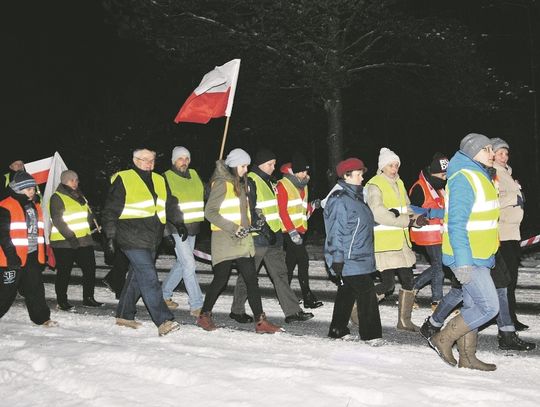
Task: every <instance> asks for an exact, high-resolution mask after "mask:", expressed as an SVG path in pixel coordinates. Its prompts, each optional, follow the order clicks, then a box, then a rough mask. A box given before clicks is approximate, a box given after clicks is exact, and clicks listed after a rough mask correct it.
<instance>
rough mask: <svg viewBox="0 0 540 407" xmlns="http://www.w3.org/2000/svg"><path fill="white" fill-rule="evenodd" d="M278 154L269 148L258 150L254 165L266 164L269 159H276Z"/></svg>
mask: <svg viewBox="0 0 540 407" xmlns="http://www.w3.org/2000/svg"><path fill="white" fill-rule="evenodd" d="M275 159H276V155H275V154H274V153H273V152H272V151H270V150H268V149H267V148H261V149H260V150H258V151H257V154H255V159H254V160H253V163H252V164H253V165H260V164H264V163H265V162H267V161H270V160H275Z"/></svg>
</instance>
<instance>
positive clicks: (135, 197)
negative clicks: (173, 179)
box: [112, 170, 167, 224]
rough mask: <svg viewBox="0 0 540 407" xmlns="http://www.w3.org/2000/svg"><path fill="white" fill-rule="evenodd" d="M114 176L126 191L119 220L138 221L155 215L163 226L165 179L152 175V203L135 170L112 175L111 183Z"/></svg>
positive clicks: (149, 194)
mask: <svg viewBox="0 0 540 407" xmlns="http://www.w3.org/2000/svg"><path fill="white" fill-rule="evenodd" d="M116 176H119V177H120V178H122V182H123V183H124V189H125V190H126V198H125V202H124V209H123V210H122V213H121V214H120V217H119V219H140V218H149V217H152V216H154V215H157V216H158V218H159V220H160V222H161V223H163V224H165V222H166V215H165V201H166V200H167V188H166V187H165V178H163V177H162V176H161V175H159V174H156V173H155V172H153V173H152V183H153V184H154V190H155V193H156V195H157V198H156V200H155V201H154V197H153V196H152V193H151V192H150V190H149V189H148V187H147V186H146V184H145V182H144V181H143V180H142V179H141V177H140V176H139V174H137V172H136V171H135V170H125V171H120V172H118V173H116V174H115V175H113V179H112V181H114V179H115V178H116Z"/></svg>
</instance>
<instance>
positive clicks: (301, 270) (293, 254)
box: [283, 233, 311, 301]
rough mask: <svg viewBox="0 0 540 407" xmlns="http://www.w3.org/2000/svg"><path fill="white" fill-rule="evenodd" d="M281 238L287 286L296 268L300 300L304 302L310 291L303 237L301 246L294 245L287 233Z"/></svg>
mask: <svg viewBox="0 0 540 407" xmlns="http://www.w3.org/2000/svg"><path fill="white" fill-rule="evenodd" d="M283 238H284V239H283V240H284V241H285V264H286V265H287V276H288V278H289V284H291V281H292V278H293V271H294V268H295V267H296V266H298V282H299V283H300V290H302V298H303V299H304V301H306V300H308V297H309V296H310V294H311V289H310V288H309V272H308V271H309V257H308V253H307V250H306V240H305V235H304V236H302V238H303V241H302V244H301V245H297V244H294V242H293V241H292V240H291V237H290V236H289V234H288V233H283Z"/></svg>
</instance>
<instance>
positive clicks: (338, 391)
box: [0, 252, 540, 407]
mask: <svg viewBox="0 0 540 407" xmlns="http://www.w3.org/2000/svg"><path fill="white" fill-rule="evenodd" d="M97 258H98V263H99V264H100V265H101V267H100V268H99V270H98V281H99V277H103V276H104V275H105V273H106V272H107V269H106V267H104V266H103V260H102V257H101V253H99V252H97ZM172 260H173V258H172V257H170V256H160V258H159V259H158V268H159V269H160V277H161V278H163V277H164V275H165V272H166V270H167V269H168V268H169V267H170V265H171V262H172ZM536 264H537V263H536V262H535V261H534V260H530V261H528V262H527V261H524V262H523V266H524V267H522V269H521V275H520V289H519V290H518V300H519V302H520V312H521V314H520V318H521V320H522V321H523V322H524V323H526V324H528V325H530V326H531V329H530V330H528V331H526V332H524V333H523V334H522V337H523V338H524V339H527V340H532V341H534V342H537V343H540V340H539V339H540V323H539V322H540V317H539V315H538V303H539V301H538V299H539V293H540V291H539V288H540V284H539V282H540V269H537V268H536ZM199 266H200V267H199V268H198V274H199V276H200V280H201V284H202V286H203V288H204V287H205V286H206V284H208V282H209V281H210V279H211V275H210V273H209V267H208V266H207V265H206V264H202V263H200V264H199ZM422 267H423V265H419V268H422ZM310 270H311V274H312V276H313V277H312V288H313V289H314V291H315V292H316V293H317V295H319V297H321V299H323V300H324V302H325V305H324V306H323V307H322V308H318V309H316V310H313V312H314V313H315V318H314V319H312V320H310V321H307V322H303V323H296V324H284V323H283V314H282V312H281V309H280V308H279V305H278V303H277V301H276V300H275V298H274V296H273V294H272V290H271V286H270V284H269V281H268V279H267V278H266V274H265V273H264V272H263V273H261V278H260V285H261V287H262V291H263V296H264V298H263V306H264V309H265V312H266V313H267V316H268V318H269V319H270V320H271V321H272V322H277V323H280V324H281V323H283V326H284V328H285V329H286V332H284V333H280V334H276V335H257V334H255V333H254V332H253V331H254V329H253V326H252V324H247V325H240V324H237V323H236V322H234V321H232V320H231V319H229V318H228V313H229V310H230V304H231V300H232V298H231V288H232V287H233V285H234V281H235V278H236V274H235V273H233V275H232V277H231V279H230V281H229V288H228V289H227V290H226V291H225V292H224V293H223V294H222V296H221V297H220V298H219V300H218V302H217V304H216V307H215V309H214V315H215V319H216V322H217V324H218V325H220V326H222V327H223V328H222V329H219V330H217V331H214V332H206V331H203V330H201V329H200V328H198V327H196V326H195V325H194V318H193V317H190V316H189V312H188V307H187V296H186V294H185V292H184V291H183V290H181V291H179V292H176V293H175V296H174V299H175V300H176V301H177V302H179V303H180V307H179V309H178V310H176V311H174V313H175V316H176V318H177V320H178V321H179V322H181V324H182V328H181V329H180V330H179V331H177V332H174V333H172V334H170V335H168V336H165V337H158V335H157V328H156V327H155V326H154V324H153V323H152V322H151V320H150V319H149V316H148V314H147V312H146V310H145V309H144V305H143V304H142V302H141V303H140V304H139V305H140V307H139V310H140V312H139V315H138V319H139V320H141V321H142V322H143V327H142V329H139V330H132V329H129V328H122V327H119V326H116V325H115V324H114V309H115V306H116V303H117V301H116V300H115V298H114V295H113V294H112V293H110V292H109V291H107V290H106V289H105V288H104V287H103V286H102V285H99V286H98V287H97V288H96V298H97V299H98V300H99V301H103V302H105V303H106V304H105V306H104V307H102V308H100V309H97V310H96V309H91V308H84V307H82V305H81V292H82V290H81V287H80V285H78V284H76V283H77V280H78V279H79V276H80V272H79V271H78V270H74V273H73V274H74V275H73V277H72V280H73V282H74V283H75V284H72V285H71V286H70V287H69V297H70V301H71V302H72V303H73V304H74V305H76V312H74V313H68V312H61V311H57V310H56V309H55V308H54V307H55V305H56V302H55V295H54V286H53V284H52V282H53V278H54V272H52V271H50V270H48V271H46V272H45V279H46V294H47V299H48V301H49V305H50V307H51V309H52V318H53V319H55V320H57V321H58V322H59V323H60V326H59V327H57V328H48V329H47V328H43V327H39V326H35V325H33V324H32V323H31V322H30V321H29V319H28V316H27V313H26V308H25V306H24V302H23V301H22V299H20V298H19V299H17V301H16V303H15V304H14V306H13V307H12V308H11V310H10V311H9V312H8V313H7V314H6V315H5V316H4V317H3V318H2V319H1V320H0V406H2V407H4V406H5V407H12V406H13V407H15V406H17V407H23V406H32V407H35V406H96V407H107V406H235V407H237V406H272V407H273V406H293V405H295V406H297V405H302V406H304V405H305V406H310V407H315V406H349V407H353V406H377V405H383V406H402V405H403V406H409V405H414V406H433V405H441V406H447V405H452V406H484V405H485V406H499V405H500V406H503V405H504V406H508V405H510V404H512V405H515V406H520V407H525V406H534V405H537V403H538V399H540V390H539V387H538V381H539V380H540V363H539V362H540V359H539V356H540V351H539V350H535V351H532V352H528V353H518V352H515V353H507V352H503V351H500V350H498V349H497V340H496V333H497V330H496V327H495V326H491V327H489V328H487V329H486V330H484V331H483V332H482V333H481V334H480V344H479V352H478V355H479V357H480V358H482V359H484V360H486V361H489V362H494V363H496V364H497V366H498V369H497V371H495V372H492V373H484V372H478V371H472V370H466V369H458V368H451V367H449V366H447V365H445V364H444V363H443V362H442V361H441V360H440V359H439V358H438V357H437V356H436V354H435V353H434V352H433V351H432V350H431V349H430V348H429V347H428V346H427V345H426V343H425V341H424V340H423V339H422V338H421V337H420V335H419V334H414V333H407V332H397V331H396V330H395V328H394V327H395V324H396V319H397V307H396V305H395V301H394V300H393V299H389V300H386V301H384V302H382V303H381V306H380V310H381V318H382V323H383V336H384V338H385V343H384V344H382V346H377V347H374V346H370V345H368V344H366V343H363V342H362V341H359V340H358V339H357V338H353V340H349V341H342V340H330V339H327V338H326V333H327V331H328V325H329V322H330V319H331V313H332V306H333V304H332V299H333V295H334V292H335V287H334V286H333V284H332V283H330V282H329V281H328V280H327V279H326V278H325V271H324V267H323V264H322V262H321V261H319V260H312V261H311V269H310ZM293 284H294V285H293V286H294V287H295V288H298V285H297V281H296V279H295V280H294V282H293ZM446 289H447V288H446ZM428 295H429V289H428V288H426V289H424V290H423V291H421V293H420V295H419V302H420V304H421V305H422V306H421V308H420V309H418V310H416V311H415V312H414V314H413V319H414V321H415V322H417V323H418V324H420V323H421V322H422V321H423V320H424V318H425V317H426V316H428V315H429V312H430V311H429V309H428V306H427V304H428V302H429V298H428ZM248 312H249V308H248Z"/></svg>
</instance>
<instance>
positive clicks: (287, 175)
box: [277, 153, 323, 308]
mask: <svg viewBox="0 0 540 407" xmlns="http://www.w3.org/2000/svg"><path fill="white" fill-rule="evenodd" d="M280 171H281V173H282V174H283V177H282V178H281V179H280V180H279V181H278V184H277V199H278V208H279V216H280V218H281V224H282V226H281V230H282V232H283V239H284V241H285V262H286V264H287V272H288V274H289V283H290V282H291V281H292V278H293V272H294V269H295V267H296V266H297V265H298V282H299V283H300V290H301V291H302V298H303V302H304V308H319V307H322V306H323V303H322V301H319V300H318V299H317V297H316V296H315V294H313V292H312V291H311V288H310V286H309V257H308V253H307V250H306V233H307V230H308V218H309V216H310V215H311V213H312V212H313V211H314V210H315V209H317V208H320V206H321V201H320V200H319V199H315V200H313V201H312V202H309V200H308V195H309V191H308V183H309V180H310V177H309V174H308V173H309V165H308V162H307V160H306V158H305V157H304V156H303V155H302V154H300V153H295V154H293V157H292V161H291V162H290V163H285V164H283V165H282V166H281V168H280Z"/></svg>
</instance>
